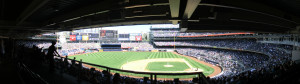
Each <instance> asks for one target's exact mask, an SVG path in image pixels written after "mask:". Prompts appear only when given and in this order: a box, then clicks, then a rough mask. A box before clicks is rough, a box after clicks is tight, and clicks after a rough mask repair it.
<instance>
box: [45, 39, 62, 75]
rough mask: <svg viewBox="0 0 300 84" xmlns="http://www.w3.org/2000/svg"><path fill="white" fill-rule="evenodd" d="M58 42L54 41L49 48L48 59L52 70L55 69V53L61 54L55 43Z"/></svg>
mask: <svg viewBox="0 0 300 84" xmlns="http://www.w3.org/2000/svg"><path fill="white" fill-rule="evenodd" d="M55 44H56V42H54V41H52V45H51V46H50V47H49V48H48V53H47V59H48V61H49V63H50V64H49V69H50V71H54V54H56V56H60V55H59V54H58V52H57V51H56V48H55V46H54V45H55Z"/></svg>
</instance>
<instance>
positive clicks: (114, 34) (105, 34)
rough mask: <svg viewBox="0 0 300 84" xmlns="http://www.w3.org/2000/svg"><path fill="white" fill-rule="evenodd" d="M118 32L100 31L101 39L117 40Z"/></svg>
mask: <svg viewBox="0 0 300 84" xmlns="http://www.w3.org/2000/svg"><path fill="white" fill-rule="evenodd" d="M117 35H118V31H117V30H100V38H117Z"/></svg>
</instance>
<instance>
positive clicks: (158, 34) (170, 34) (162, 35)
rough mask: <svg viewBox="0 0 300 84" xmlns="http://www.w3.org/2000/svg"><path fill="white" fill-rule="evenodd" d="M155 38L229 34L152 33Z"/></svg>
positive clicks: (171, 31)
mask: <svg viewBox="0 0 300 84" xmlns="http://www.w3.org/2000/svg"><path fill="white" fill-rule="evenodd" d="M151 32H152V35H153V37H174V36H176V37H177V36H199V35H212V34H225V33H229V32H205V33H195V32H190V33H180V32H179V31H173V30H170V31H151Z"/></svg>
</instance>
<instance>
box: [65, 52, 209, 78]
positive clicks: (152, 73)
mask: <svg viewBox="0 0 300 84" xmlns="http://www.w3.org/2000/svg"><path fill="white" fill-rule="evenodd" d="M60 58H61V59H65V58H66V57H60ZM67 59H68V60H70V61H71V60H73V59H69V58H67ZM75 62H77V63H79V62H81V63H82V64H87V65H91V66H96V67H101V68H105V69H106V71H108V72H109V73H111V70H114V71H119V72H126V73H133V74H147V75H149V76H150V83H151V84H155V82H157V75H198V79H199V80H198V82H199V83H198V84H209V82H208V81H207V79H206V76H205V75H204V74H203V72H186V73H160V72H141V71H131V70H122V69H117V68H111V67H107V66H103V65H98V64H93V63H88V62H82V61H77V60H75ZM153 76H154V78H153Z"/></svg>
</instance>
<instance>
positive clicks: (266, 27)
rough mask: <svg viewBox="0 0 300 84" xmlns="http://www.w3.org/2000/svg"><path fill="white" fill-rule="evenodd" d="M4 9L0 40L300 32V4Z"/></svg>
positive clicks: (59, 0) (82, 3)
mask: <svg viewBox="0 0 300 84" xmlns="http://www.w3.org/2000/svg"><path fill="white" fill-rule="evenodd" d="M0 4H1V6H0V8H1V13H0V16H1V17H0V33H1V34H0V36H8V37H19V36H30V35H34V34H38V33H42V32H53V31H64V30H73V29H81V28H91V27H103V26H114V25H135V24H154V23H173V24H176V23H180V24H181V25H184V26H182V28H187V31H254V32H274V33H288V32H291V31H296V33H297V32H299V29H298V31H297V28H296V27H297V26H299V23H300V17H299V16H300V13H299V12H300V11H299V10H300V6H299V5H300V1H299V0H20V1H17V2H16V1H12V0H0ZM19 34H20V35H19ZM14 35H15V36H14Z"/></svg>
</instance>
